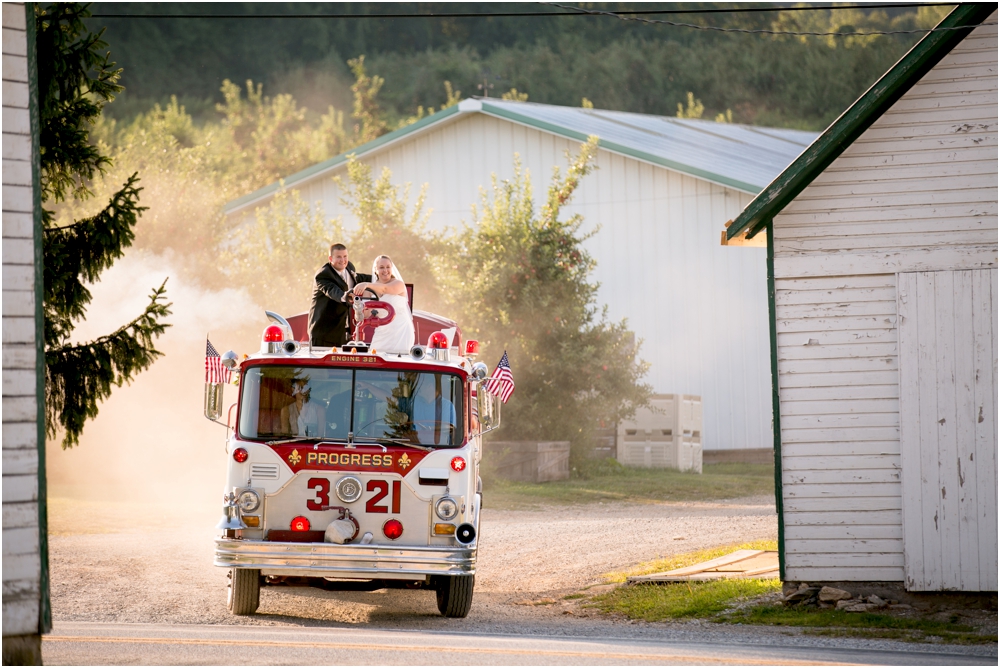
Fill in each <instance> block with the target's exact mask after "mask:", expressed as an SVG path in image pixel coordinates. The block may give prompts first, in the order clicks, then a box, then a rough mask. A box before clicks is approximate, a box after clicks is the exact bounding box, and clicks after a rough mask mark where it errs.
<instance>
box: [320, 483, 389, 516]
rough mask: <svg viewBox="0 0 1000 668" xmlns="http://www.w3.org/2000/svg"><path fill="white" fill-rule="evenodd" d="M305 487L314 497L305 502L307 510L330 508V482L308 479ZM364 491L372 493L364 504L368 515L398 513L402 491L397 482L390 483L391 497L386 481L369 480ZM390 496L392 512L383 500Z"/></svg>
mask: <svg viewBox="0 0 1000 668" xmlns="http://www.w3.org/2000/svg"><path fill="white" fill-rule="evenodd" d="M306 487H308V488H309V489H311V490H313V491H314V492H315V497H314V498H312V499H309V500H307V501H306V508H308V509H309V510H327V509H329V508H330V481H329V480H328V479H327V478H310V479H309V482H307V483H306ZM366 489H367V490H368V491H369V492H374V494H372V496H371V497H369V498H368V501H367V502H366V503H365V512H368V513H389V512H391V513H393V514H398V513H399V497H400V493H401V491H402V483H401V482H400V481H399V480H393V481H392V495H391V496H390V495H389V481H388V480H369V481H368V485H367V487H366ZM387 496H390V498H389V504H390V505H391V506H392V510H391V511H390V510H389V507H388V506H386V505H385V498H386V497H387Z"/></svg>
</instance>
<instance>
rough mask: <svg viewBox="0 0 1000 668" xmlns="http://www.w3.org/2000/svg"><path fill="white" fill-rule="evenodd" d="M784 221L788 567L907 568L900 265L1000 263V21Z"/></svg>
mask: <svg viewBox="0 0 1000 668" xmlns="http://www.w3.org/2000/svg"><path fill="white" fill-rule="evenodd" d="M995 17H996V15H995V14H994V17H993V18H991V19H990V20H989V21H990V22H992V21H995V20H996V19H995ZM773 222H774V238H775V244H774V245H775V260H774V265H775V289H776V293H775V306H776V320H777V322H776V325H777V350H778V379H779V396H780V402H781V443H782V483H783V503H784V522H785V567H786V579H788V580H892V581H902V580H903V527H902V520H901V518H902V513H903V505H902V504H903V500H902V495H901V485H900V477H901V464H900V446H899V362H898V358H897V348H898V343H897V342H898V332H897V306H896V297H897V295H896V284H897V279H896V274H897V273H899V272H912V271H938V270H953V269H977V268H987V267H996V266H997V28H996V26H995V25H994V26H984V27H981V28H978V29H976V30H975V31H974V32H973V33H972V34H971V35H970V36H969V37H968V38H967V39H965V40H964V41H963V42H962V43H961V44H959V45H958V46H957V47H956V48H955V49H954V50H953V51H952V52H951V53H950V54H949V55H947V56H946V57H945V58H944V59H943V60H942V61H941V62H939V63H938V65H937V66H935V67H934V68H933V69H932V70H931V71H930V72H928V73H927V74H926V75H925V76H924V77H923V79H922V80H921V81H920V82H918V83H917V84H916V85H915V86H914V87H913V88H911V89H910V90H909V91H908V92H907V93H906V94H905V95H904V96H903V97H902V98H901V99H900V100H899V101H898V102H897V103H896V104H895V105H894V106H893V107H892V108H891V109H890V110H889V111H888V112H887V113H885V114H884V115H883V116H882V117H881V118H880V119H879V120H877V121H876V122H875V123H874V124H873V125H872V126H871V127H870V128H869V129H868V130H867V131H866V132H865V133H864V134H863V135H862V136H861V137H860V138H859V139H858V140H857V141H855V142H854V144H853V145H852V146H850V147H849V148H848V149H847V150H846V151H845V152H844V153H843V154H842V155H841V156H840V157H839V158H838V159H837V160H835V161H834V162H833V164H831V165H830V167H828V168H827V169H826V171H825V172H823V174H822V175H820V176H819V177H818V178H817V179H816V180H815V181H814V182H813V183H812V184H811V185H810V186H809V187H807V188H806V189H805V190H804V191H803V192H802V193H801V194H800V195H799V196H798V197H797V198H796V199H795V200H794V201H793V202H792V203H791V204H790V205H789V206H788V207H786V208H785V210H784V211H783V212H782V213H781V214H780V215H778V216H776V217H775V218H774V221H773ZM994 447H995V444H994ZM980 466H995V459H994V460H993V463H992V464H991V463H990V462H983V463H981V464H980Z"/></svg>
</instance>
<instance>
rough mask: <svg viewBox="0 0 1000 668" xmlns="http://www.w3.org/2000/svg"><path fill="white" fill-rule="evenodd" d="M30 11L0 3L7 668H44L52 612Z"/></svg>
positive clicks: (36, 130) (5, 657) (4, 539)
mask: <svg viewBox="0 0 1000 668" xmlns="http://www.w3.org/2000/svg"><path fill="white" fill-rule="evenodd" d="M34 12H35V10H34V6H33V5H31V4H28V5H27V7H26V6H25V3H23V2H17V3H14V2H5V3H3V663H4V665H32V664H35V665H41V662H42V647H41V634H42V633H47V632H48V631H49V630H50V629H51V626H52V621H51V614H50V610H49V587H48V548H47V544H48V541H47V531H46V513H45V416H44V410H43V406H44V403H43V401H44V396H45V395H44V388H45V367H44V360H45V357H44V350H43V348H42V338H41V337H42V312H41V294H42V287H41V286H42V267H41V263H40V262H38V261H37V259H40V258H41V237H40V230H41V210H40V208H39V205H38V195H39V190H38V117H37V109H38V100H37V83H35V82H36V81H37V74H36V68H35V62H34V61H35V58H34V41H35V40H34Z"/></svg>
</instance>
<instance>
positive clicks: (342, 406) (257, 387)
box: [239, 365, 463, 447]
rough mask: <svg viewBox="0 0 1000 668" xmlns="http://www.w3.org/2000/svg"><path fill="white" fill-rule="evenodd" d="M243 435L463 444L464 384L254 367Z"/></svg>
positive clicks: (440, 378)
mask: <svg viewBox="0 0 1000 668" xmlns="http://www.w3.org/2000/svg"><path fill="white" fill-rule="evenodd" d="M240 385H241V397H242V398H241V405H240V425H239V428H240V436H241V437H243V438H249V439H258V440H279V439H285V438H295V437H299V436H303V437H309V436H316V437H318V438H327V439H335V440H347V437H348V434H349V433H353V434H354V437H355V438H359V439H389V438H392V439H399V440H401V441H405V442H407V443H412V444H415V445H428V446H444V447H447V446H458V445H461V444H462V440H463V429H462V415H463V409H462V381H461V378H459V377H458V376H456V375H453V374H448V373H424V372H415V371H412V372H411V371H377V370H374V369H330V368H317V367H297V366H278V365H267V366H256V367H251V368H250V369H248V370H247V371H246V372H245V373H244V374H243V376H242V379H241V381H240Z"/></svg>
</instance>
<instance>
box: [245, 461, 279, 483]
mask: <svg viewBox="0 0 1000 668" xmlns="http://www.w3.org/2000/svg"><path fill="white" fill-rule="evenodd" d="M250 477H251V478H258V479H260V480H277V479H278V465H277V464H251V465H250Z"/></svg>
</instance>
